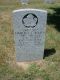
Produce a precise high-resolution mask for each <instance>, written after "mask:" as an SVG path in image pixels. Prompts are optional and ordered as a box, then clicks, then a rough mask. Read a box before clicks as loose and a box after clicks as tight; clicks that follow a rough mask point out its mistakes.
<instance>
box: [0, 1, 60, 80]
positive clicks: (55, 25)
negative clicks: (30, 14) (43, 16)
mask: <svg viewBox="0 0 60 80" xmlns="http://www.w3.org/2000/svg"><path fill="white" fill-rule="evenodd" d="M39 2H40V1H39V0H35V2H34V0H33V1H31V3H29V4H28V5H22V4H21V3H18V2H14V1H13V2H11V3H6V2H4V1H3V0H2V1H1V0H0V80H60V22H59V21H60V3H54V4H45V3H39ZM27 7H29V8H39V9H45V10H47V11H48V20H47V31H46V42H45V53H44V59H43V60H41V61H37V62H33V63H31V64H29V67H28V69H27V70H23V69H22V68H20V67H18V66H17V64H16V61H15V49H14V38H13V30H12V27H13V26H12V17H11V13H12V11H13V10H15V9H19V8H27Z"/></svg>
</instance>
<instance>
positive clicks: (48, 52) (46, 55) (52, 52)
mask: <svg viewBox="0 0 60 80" xmlns="http://www.w3.org/2000/svg"><path fill="white" fill-rule="evenodd" d="M55 53H56V50H55V49H54V48H52V49H45V50H44V58H45V57H48V56H50V55H53V54H55Z"/></svg>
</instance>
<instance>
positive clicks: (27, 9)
mask: <svg viewBox="0 0 60 80" xmlns="http://www.w3.org/2000/svg"><path fill="white" fill-rule="evenodd" d="M20 11H41V12H44V13H47V11H46V10H42V9H31V8H26V9H18V10H14V11H13V13H15V12H20Z"/></svg>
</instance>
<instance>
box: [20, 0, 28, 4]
mask: <svg viewBox="0 0 60 80" xmlns="http://www.w3.org/2000/svg"><path fill="white" fill-rule="evenodd" d="M20 1H21V3H22V4H28V1H29V0H20Z"/></svg>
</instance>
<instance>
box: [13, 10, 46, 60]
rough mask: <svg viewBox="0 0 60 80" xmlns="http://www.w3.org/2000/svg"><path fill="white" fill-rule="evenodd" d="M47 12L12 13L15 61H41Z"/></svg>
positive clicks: (18, 11)
mask: <svg viewBox="0 0 60 80" xmlns="http://www.w3.org/2000/svg"><path fill="white" fill-rule="evenodd" d="M46 22H47V12H46V11H45V10H40V9H20V10H14V11H13V26H14V28H13V29H14V39H15V49H16V60H17V61H33V60H39V59H43V55H44V41H45V32H46Z"/></svg>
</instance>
